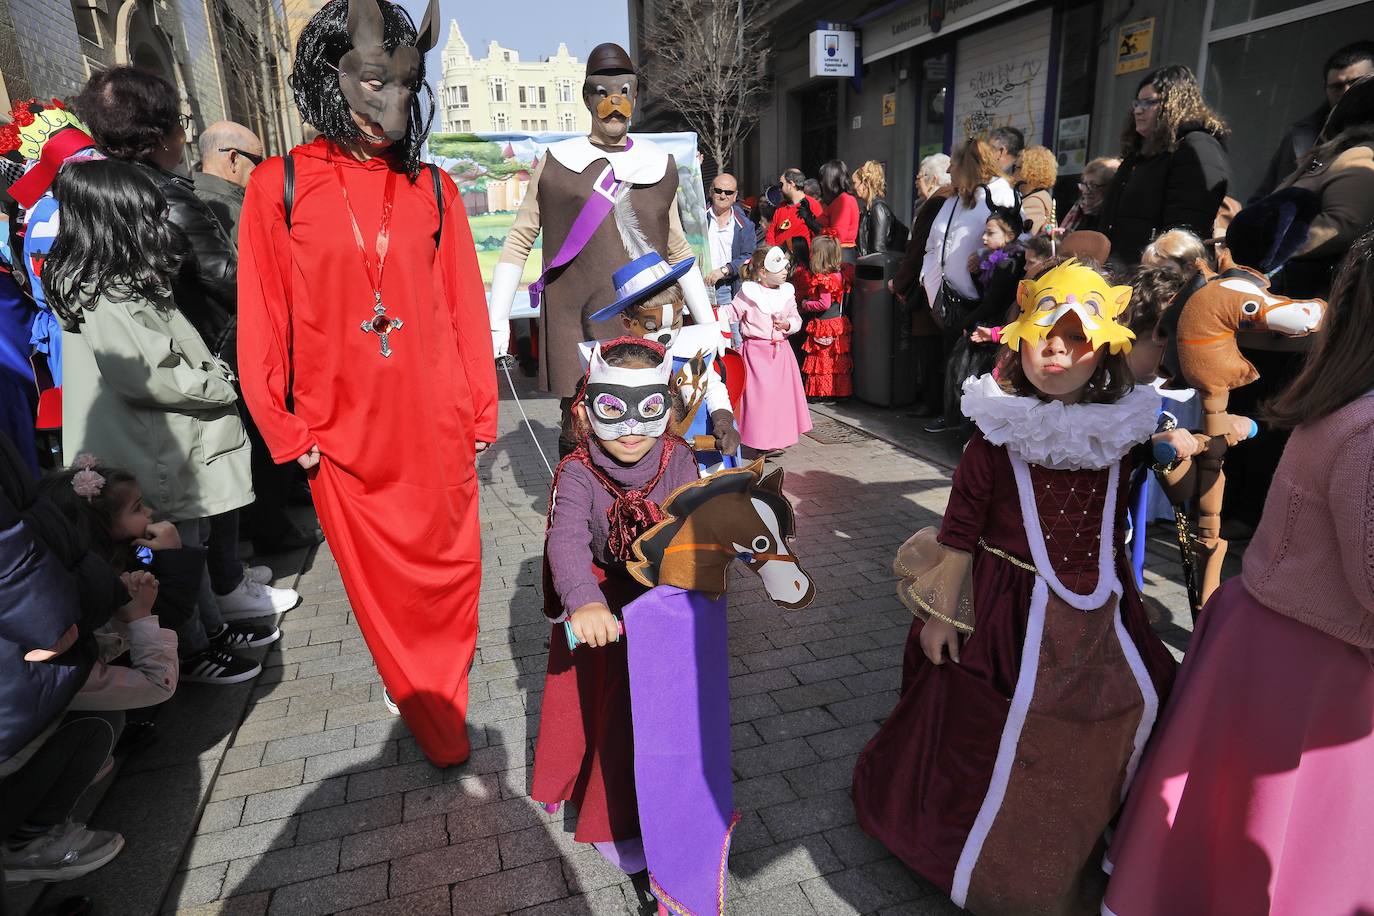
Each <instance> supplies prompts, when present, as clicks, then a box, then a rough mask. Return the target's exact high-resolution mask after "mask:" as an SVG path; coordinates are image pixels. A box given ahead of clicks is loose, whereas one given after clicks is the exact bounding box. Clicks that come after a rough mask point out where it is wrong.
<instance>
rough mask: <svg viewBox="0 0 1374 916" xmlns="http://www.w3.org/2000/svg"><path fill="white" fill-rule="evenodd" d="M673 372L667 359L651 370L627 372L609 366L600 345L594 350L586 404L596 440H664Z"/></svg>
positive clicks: (670, 401) (670, 402) (669, 411)
mask: <svg viewBox="0 0 1374 916" xmlns="http://www.w3.org/2000/svg"><path fill="white" fill-rule="evenodd" d="M672 372H673V362H672V360H670V359H667V358H666V357H665V358H664V360H663V362H661V363H660V364H659V365H657V366H654V367H651V368H648V369H626V368H623V367H621V366H612V365H609V364H608V363H607V362H606V360H605V359H604V358H602V356H601V345H600V344H597V345H596V346H595V347H593V348H592V358H591V365H590V367H589V369H588V374H587V391H586V395H585V397H584V400H583V403H584V404H585V405H586V408H587V420H588V421H589V422H590V423H591V426H592V432H593V433H594V434H595V435H596V438H598V439H602V440H610V439H619V438H620V437H622V436H648V437H649V438H652V439H657V438H658V437H659V436H662V435H663V433H664V431H665V430H666V429H667V428H668V420H669V417H670V416H671V414H672V394H671V392H670V391H669V388H668V383H669V380H670V378H671V377H672Z"/></svg>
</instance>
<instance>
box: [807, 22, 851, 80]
mask: <svg viewBox="0 0 1374 916" xmlns="http://www.w3.org/2000/svg"><path fill="white" fill-rule="evenodd" d="M855 61H856V56H855V53H854V29H853V27H852V26H850V25H848V24H846V23H841V22H818V23H816V30H815V31H814V32H812V33H811V75H812V76H853V75H854V64H855Z"/></svg>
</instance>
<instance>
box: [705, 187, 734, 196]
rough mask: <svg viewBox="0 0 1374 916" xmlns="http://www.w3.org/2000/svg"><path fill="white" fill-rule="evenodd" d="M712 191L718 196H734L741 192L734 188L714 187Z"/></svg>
mask: <svg viewBox="0 0 1374 916" xmlns="http://www.w3.org/2000/svg"><path fill="white" fill-rule="evenodd" d="M711 193H712V194H714V195H716V196H717V197H734V196H735V195H736V194H738V193H739V192H738V191H736V190H735V189H734V188H712V189H711Z"/></svg>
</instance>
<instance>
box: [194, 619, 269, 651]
mask: <svg viewBox="0 0 1374 916" xmlns="http://www.w3.org/2000/svg"><path fill="white" fill-rule="evenodd" d="M278 639H281V630H279V629H277V628H276V627H274V626H251V625H249V624H246V623H226V624H225V625H224V629H222V630H220V631H219V632H218V633H216V634H215V635H214V636H211V637H210V645H211V646H212V647H214V648H216V649H256V648H258V646H270V645H271V644H272V643H274V642H276V641H277V640H278Z"/></svg>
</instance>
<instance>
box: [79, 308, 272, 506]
mask: <svg viewBox="0 0 1374 916" xmlns="http://www.w3.org/2000/svg"><path fill="white" fill-rule="evenodd" d="M80 315H81V324H80V325H79V327H78V329H77V331H76V332H72V331H64V332H63V334H62V347H63V349H62V373H63V380H62V381H63V384H62V451H63V455H64V457H65V459H66V461H67V462H68V463H69V464H70V463H71V462H72V461H73V460H75V458H76V456H77V455H78V454H80V453H82V452H88V453H90V454H92V455H95V456H96V457H97V458H99V459H100V461H101V463H103V464H105V465H107V466H112V467H120V468H124V469H125V470H128V471H131V472H132V473H134V474H135V475H137V477H138V482H139V485H140V486H141V487H142V489H143V497H144V500H145V501H146V502H147V503H148V504H149V505H150V506H152V507H153V509H154V511H156V512H157V513H158V515H159V516H160V517H162V518H167V519H171V520H173V521H183V520H187V519H194V518H203V517H206V516H211V515H219V514H221V513H223V512H228V511H230V510H231V509H237V508H240V507H242V506H246V505H248V504H249V503H251V502H252V501H253V486H252V477H251V471H250V466H249V445H248V437H247V435H246V434H245V433H244V429H243V422H242V421H241V420H240V419H239V413H238V406H237V402H238V394H237V392H235V390H234V383H233V382H234V377H233V375H232V374H231V372H230V371H229V367H228V366H227V365H225V364H224V363H223V362H222V361H220V360H217V359H215V358H214V356H212V355H211V353H210V350H209V348H208V347H206V345H205V342H204V341H203V340H201V338H200V335H199V334H197V333H196V330H195V328H194V327H192V326H191V323H190V322H189V321H188V320H187V319H186V316H184V315H183V314H182V313H181V312H180V311H179V310H178V309H177V307H176V304H175V303H174V302H173V301H172V298H171V297H170V296H166V297H163V298H160V299H154V300H149V299H144V298H126V297H123V296H121V295H120V294H118V293H110V294H106V295H102V296H101V297H100V298H99V299H98V300H97V301H96V306H95V308H94V309H83V310H82V311H81V313H80Z"/></svg>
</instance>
